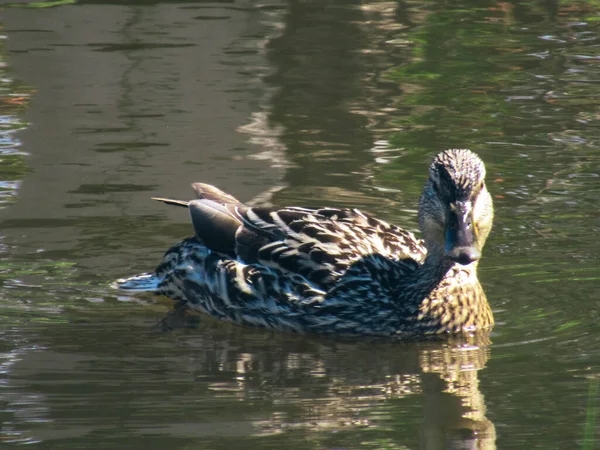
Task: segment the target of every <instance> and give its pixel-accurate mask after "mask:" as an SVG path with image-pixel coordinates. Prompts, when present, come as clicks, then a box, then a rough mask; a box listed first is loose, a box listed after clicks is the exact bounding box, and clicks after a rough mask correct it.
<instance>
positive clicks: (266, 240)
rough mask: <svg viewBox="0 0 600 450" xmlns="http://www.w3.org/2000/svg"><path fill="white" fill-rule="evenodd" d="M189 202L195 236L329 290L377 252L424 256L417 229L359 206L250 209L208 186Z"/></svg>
mask: <svg viewBox="0 0 600 450" xmlns="http://www.w3.org/2000/svg"><path fill="white" fill-rule="evenodd" d="M197 186H199V188H197ZM194 188H195V191H196V192H197V194H198V192H200V195H199V196H201V198H199V199H197V200H192V201H190V202H179V201H170V200H169V199H159V200H162V201H164V202H165V203H171V204H176V205H180V206H187V207H188V208H189V209H190V216H191V219H192V224H193V226H194V230H195V232H196V235H197V237H198V238H200V240H201V241H202V242H203V243H204V245H206V246H207V247H208V248H209V249H211V250H213V251H217V252H220V253H224V254H226V255H229V256H230V257H231V258H232V259H236V260H238V261H240V262H243V263H245V264H252V263H259V264H261V265H264V266H267V267H270V268H272V269H277V270H279V271H282V272H284V273H293V274H298V275H301V276H302V277H304V278H306V279H307V280H308V281H310V282H311V283H314V284H315V285H317V286H319V287H321V288H325V289H326V288H328V287H329V286H330V285H331V284H332V283H334V282H335V281H336V280H338V279H339V278H340V277H341V276H342V275H343V274H344V273H345V272H346V271H347V270H348V268H349V267H351V266H353V265H355V264H356V263H357V261H359V260H361V259H363V258H365V257H366V256H368V255H373V254H377V255H380V256H381V257H383V258H386V259H389V260H390V261H393V262H395V263H397V264H400V265H402V266H405V269H406V270H413V269H414V268H415V267H416V265H418V263H420V262H422V261H423V260H424V258H425V253H426V251H425V248H424V246H423V245H422V242H421V241H420V240H418V239H416V238H415V237H414V236H413V234H412V233H410V232H408V231H405V230H403V229H401V228H398V227H395V226H393V225H390V224H388V223H386V222H384V221H381V220H377V219H375V218H373V217H370V216H368V215H366V214H364V213H362V212H360V211H358V210H355V209H337V208H300V207H288V208H280V209H275V208H264V207H254V208H253V207H248V206H246V205H243V204H242V203H240V202H238V201H237V200H236V199H235V198H233V197H231V196H229V195H228V194H225V193H223V192H222V191H219V190H218V189H217V188H215V187H213V186H209V185H201V184H199V183H196V184H194Z"/></svg>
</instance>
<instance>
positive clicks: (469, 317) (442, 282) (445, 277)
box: [413, 252, 493, 332]
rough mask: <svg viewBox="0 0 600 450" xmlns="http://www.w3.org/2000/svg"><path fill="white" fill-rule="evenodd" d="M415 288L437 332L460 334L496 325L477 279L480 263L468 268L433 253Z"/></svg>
mask: <svg viewBox="0 0 600 450" xmlns="http://www.w3.org/2000/svg"><path fill="white" fill-rule="evenodd" d="M417 272H420V273H419V274H418V275H417V277H418V280H419V281H418V282H417V283H416V284H415V288H416V289H417V290H418V292H417V293H415V294H417V295H415V296H414V297H413V298H418V299H419V300H418V302H419V303H418V305H415V306H416V307H417V308H418V310H419V311H420V312H419V316H422V320H423V323H424V324H429V325H430V326H431V327H432V328H435V329H437V330H444V331H449V332H458V331H460V330H467V329H471V328H473V327H482V326H488V325H491V324H492V323H493V318H492V313H491V310H490V307H489V304H488V302H487V299H486V297H485V294H484V292H483V289H482V288H481V285H480V284H479V280H478V279H477V262H473V263H471V264H468V265H461V264H458V263H455V262H453V261H451V260H449V259H448V258H444V256H443V254H442V253H441V252H430V253H429V254H428V256H427V258H426V259H425V262H424V263H423V265H422V266H421V267H420V268H419V269H418V270H417Z"/></svg>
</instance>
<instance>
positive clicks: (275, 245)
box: [117, 150, 494, 337]
mask: <svg viewBox="0 0 600 450" xmlns="http://www.w3.org/2000/svg"><path fill="white" fill-rule="evenodd" d="M484 177H485V167H484V165H483V162H482V161H481V160H480V159H479V157H478V156H477V155H475V154H474V153H473V152H471V151H470V150H447V151H445V152H443V153H440V154H439V155H437V156H436V158H435V159H434V160H433V162H432V163H431V165H430V167H429V179H428V180H427V182H426V183H425V187H424V188H423V194H422V195H421V200H420V203H419V226H420V228H421V231H422V232H423V237H424V240H419V239H416V238H415V237H414V235H413V234H412V233H410V232H408V231H405V230H403V229H402V228H398V227H395V226H393V225H390V224H388V223H386V222H383V221H381V220H378V219H375V218H373V217H370V216H368V215H366V214H363V213H362V212H360V211H358V210H356V209H336V208H317V209H311V208H299V207H289V208H281V209H272V208H261V207H259V208H251V207H249V206H246V205H244V204H242V203H240V202H239V201H238V200H236V199H235V198H234V197H232V196H231V195H228V194H226V193H224V192H222V191H220V190H219V189H217V188H215V187H213V186H210V185H207V184H202V183H194V184H193V185H192V186H193V188H194V190H195V192H196V195H197V197H198V199H197V200H192V201H189V202H184V201H178V200H170V199H162V198H161V199H156V200H161V201H163V202H165V203H168V204H174V205H180V206H185V207H187V208H189V210H190V215H191V219H192V225H193V226H194V230H195V232H196V235H195V236H194V237H190V238H187V239H184V240H183V241H181V242H180V243H178V244H176V245H175V246H173V247H172V248H171V249H169V250H168V251H167V253H166V254H165V256H164V258H163V261H162V262H161V263H160V265H159V266H158V267H157V269H156V271H155V272H154V273H152V274H143V275H138V276H134V277H131V278H127V279H123V280H119V281H118V282H117V285H118V287H119V288H120V289H125V290H129V291H149V292H153V293H156V294H161V295H166V296H167V297H170V298H172V299H175V300H178V301H180V302H183V303H185V304H187V305H188V306H189V307H190V308H192V309H195V310H199V311H203V312H205V313H207V314H210V315H211V316H213V317H216V318H218V319H223V320H226V321H229V322H233V323H236V324H240V325H251V326H258V327H263V328H271V329H275V330H283V331H293V332H298V333H319V334H336V335H372V336H399V337H415V336H424V335H432V334H442V333H460V332H468V331H472V330H475V329H478V328H484V327H489V326H491V325H492V324H493V322H494V320H493V317H492V312H491V310H490V307H489V305H488V302H487V300H486V297H485V294H484V293H483V290H482V288H481V285H480V284H479V281H478V279H477V263H478V260H479V258H480V257H481V250H482V248H483V244H484V243H485V240H486V238H487V236H488V234H489V232H490V229H491V227H492V219H493V206H492V199H491V196H490V194H489V193H488V191H487V189H486V187H485V184H484Z"/></svg>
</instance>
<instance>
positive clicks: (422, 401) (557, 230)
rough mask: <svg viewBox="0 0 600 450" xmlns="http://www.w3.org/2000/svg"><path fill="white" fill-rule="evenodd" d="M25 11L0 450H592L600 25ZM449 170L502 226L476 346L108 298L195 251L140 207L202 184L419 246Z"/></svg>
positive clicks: (519, 11) (478, 8)
mask: <svg viewBox="0 0 600 450" xmlns="http://www.w3.org/2000/svg"><path fill="white" fill-rule="evenodd" d="M17 3H18V5H17V6H18V7H15V6H14V5H13V6H7V7H5V8H4V9H3V10H2V16H1V18H0V22H1V28H0V30H1V31H0V33H1V34H2V35H3V38H4V39H3V40H2V41H0V61H1V65H0V118H1V123H0V205H1V206H2V207H3V209H2V210H1V211H0V236H1V240H0V268H1V270H0V283H1V284H2V289H1V291H0V447H2V448H5V446H6V447H7V448H10V447H12V446H16V445H20V444H30V445H32V446H33V447H34V448H45V449H55V448H56V449H58V448H60V449H79V448H99V449H100V448H102V449H105V448H106V449H108V448H110V449H124V448H128V449H134V448H147V449H165V448H168V449H191V448H194V449H196V448H202V449H232V448H235V449H257V448H272V449H294V450H295V449H331V450H333V449H337V450H340V449H347V450H350V449H418V448H421V449H442V448H451V449H465V448H473V449H475V448H480V449H493V448H500V449H524V448H527V449H592V448H594V444H596V448H598V447H599V445H598V438H599V436H600V419H599V418H598V417H599V414H600V413H599V412H598V409H599V408H600V400H599V393H600V387H599V384H600V330H599V328H598V323H599V319H600V300H599V297H598V289H599V287H600V285H599V281H600V275H599V273H600V263H599V259H598V256H599V255H600V242H599V240H598V236H599V234H600V213H599V211H600V179H599V176H600V151H599V146H600V109H599V107H598V105H600V56H599V55H600V34H599V31H600V21H598V17H600V5H599V4H598V3H597V2H592V1H589V2H557V1H556V2H554V1H548V2H520V3H519V4H517V3H510V2H488V1H484V2H481V1H475V0H471V1H463V2H429V1H407V2H404V1H395V2H394V1H387V2H385V1H373V2H366V1H362V2H361V1H350V0H339V1H334V0H307V1H298V0H290V1H284V0H266V1H265V2H260V3H257V2H252V1H250V0H239V1H236V0H230V1H215V2H206V1H200V0H196V1H194V0H189V1H187V2H179V1H177V0H164V1H160V0H154V1H153V0H137V1H136V0H124V1H118V2H112V1H111V0H80V1H66V2H65V1H63V2H58V3H62V4H63V5H61V6H55V7H48V6H50V5H51V3H49V2H46V3H44V2H37V3H35V2H34V3H27V2H25V1H23V2H17ZM25 6H28V7H25ZM452 147H454V148H456V147H458V148H464V147H467V148H471V149H473V150H475V151H476V152H477V153H478V154H479V155H480V156H481V157H482V159H483V160H484V161H485V163H486V166H487V170H488V186H489V189H490V191H491V193H492V195H493V197H494V201H495V207H496V221H495V227H494V229H493V231H492V235H491V237H490V240H489V241H488V244H487V245H486V248H485V255H484V258H483V261H482V263H481V265H480V277H481V280H482V283H483V285H484V288H485V290H486V292H487V296H488V299H489V301H490V303H491V305H492V307H493V309H494V314H495V317H496V322H497V325H496V327H495V328H494V330H493V332H492V333H491V335H490V336H476V337H474V338H473V339H472V340H469V341H464V340H458V339H456V340H450V341H448V342H441V343H431V342H430V343H414V342H413V343H392V342H373V341H349V342H345V341H338V340H335V339H319V338H308V337H298V336H290V335H286V334H281V333H271V332H266V331H260V330H252V329H245V328H239V327H235V326H231V325H228V324H223V323H218V322H216V321H214V320H212V319H209V318H207V317H201V316H185V317H179V316H177V315H175V314H172V313H169V311H170V310H171V307H172V302H171V301H169V300H168V299H165V298H155V297H152V296H147V295H140V296H125V295H122V294H121V293H119V292H117V291H114V290H112V289H111V288H110V283H111V282H112V281H113V280H114V279H116V278H118V277H121V276H125V275H129V274H134V273H138V272H144V271H147V270H151V269H153V268H154V266H155V265H156V263H157V262H158V261H159V259H160V257H161V256H162V254H163V252H164V251H165V250H166V249H167V248H168V247H169V246H170V245H171V244H173V243H175V242H177V241H178V240H179V239H181V238H183V237H185V236H187V235H189V234H190V233H191V227H190V225H189V223H188V218H187V214H185V212H184V211H182V210H181V209H179V208H168V207H165V206H164V205H162V204H159V203H156V202H152V201H150V197H152V196H157V195H162V196H171V197H175V198H181V199H187V198H189V197H190V196H191V190H190V188H189V183H190V182H192V181H203V182H208V183H213V184H216V185H217V186H219V187H221V188H223V189H226V190H227V191H229V192H231V193H232V194H233V195H235V196H236V197H238V198H240V199H242V200H244V201H248V202H251V203H253V204H256V205H269V204H273V205H280V206H284V205H292V204H298V205H302V204H304V205H315V204H321V205H334V206H352V207H358V208H361V209H363V210H366V211H369V212H371V213H373V214H375V215H377V216H378V217H381V218H383V219H385V220H388V221H390V222H393V223H395V224H398V225H401V226H404V227H406V228H409V229H411V230H416V202H417V199H418V196H419V193H420V190H421V187H422V185H423V182H424V180H425V177H426V167H427V164H428V162H429V160H430V158H431V157H432V156H433V155H434V154H436V153H437V152H438V151H440V150H443V149H446V148H452ZM165 324H167V325H169V327H165ZM166 328H172V329H171V330H166Z"/></svg>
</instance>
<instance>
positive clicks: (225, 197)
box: [192, 183, 241, 204]
mask: <svg viewBox="0 0 600 450" xmlns="http://www.w3.org/2000/svg"><path fill="white" fill-rule="evenodd" d="M192 189H194V192H195V193H196V197H198V198H199V199H206V200H212V201H214V202H217V203H225V204H226V203H234V204H238V203H241V202H240V201H239V200H238V199H237V198H235V197H234V196H233V195H229V194H228V193H227V192H223V191H222V190H221V189H219V188H216V187H214V186H212V185H210V184H206V183H192Z"/></svg>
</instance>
